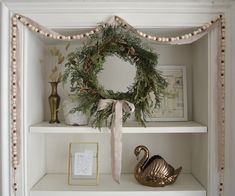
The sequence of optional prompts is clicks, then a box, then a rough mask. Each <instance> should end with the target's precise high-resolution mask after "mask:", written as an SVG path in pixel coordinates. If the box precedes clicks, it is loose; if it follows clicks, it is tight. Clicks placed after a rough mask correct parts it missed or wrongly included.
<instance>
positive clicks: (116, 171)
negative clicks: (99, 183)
mask: <svg viewBox="0 0 235 196" xmlns="http://www.w3.org/2000/svg"><path fill="white" fill-rule="evenodd" d="M111 104H112V107H113V111H114V113H113V118H112V124H111V161H112V163H111V166H112V177H113V179H114V181H116V182H117V183H119V184H120V175H121V168H122V116H123V111H124V112H128V113H132V112H134V111H135V106H134V104H132V103H130V102H128V101H125V100H114V99H101V100H100V101H99V104H98V108H97V111H101V110H104V109H106V108H107V107H108V106H109V105H111Z"/></svg>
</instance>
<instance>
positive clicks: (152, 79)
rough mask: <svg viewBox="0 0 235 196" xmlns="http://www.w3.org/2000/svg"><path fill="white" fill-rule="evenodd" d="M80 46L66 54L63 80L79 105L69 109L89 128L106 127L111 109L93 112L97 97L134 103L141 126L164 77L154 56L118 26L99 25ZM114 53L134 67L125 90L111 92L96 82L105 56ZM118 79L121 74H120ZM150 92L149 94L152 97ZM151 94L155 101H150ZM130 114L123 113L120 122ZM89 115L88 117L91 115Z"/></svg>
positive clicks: (156, 102) (155, 102)
mask: <svg viewBox="0 0 235 196" xmlns="http://www.w3.org/2000/svg"><path fill="white" fill-rule="evenodd" d="M99 28H100V31H99V32H96V33H94V34H92V35H91V36H90V37H89V38H88V39H87V40H86V42H85V43H84V44H83V46H82V47H81V48H77V49H76V50H75V51H74V52H72V53H70V54H69V55H68V57H67V60H68V62H67V63H66V65H65V72H64V75H63V81H64V82H66V81H67V80H70V83H71V92H72V93H73V94H74V95H76V98H77V99H79V103H80V105H79V106H78V107H76V108H74V109H73V110H72V111H71V112H76V111H82V112H83V113H85V114H86V115H87V116H88V117H89V118H90V119H92V120H91V125H92V126H93V127H98V128H101V127H102V126H110V123H111V121H110V118H112V114H113V108H112V106H109V107H108V108H106V109H105V110H102V111H97V107H98V103H99V101H100V99H115V100H126V101H129V102H131V103H133V104H134V106H135V119H136V121H137V122H140V123H141V125H143V126H145V123H144V122H145V118H146V116H148V115H150V113H151V111H152V109H153V104H155V106H158V105H159V103H160V99H161V97H162V93H163V90H164V89H165V87H166V86H167V82H166V80H165V79H164V78H163V77H162V76H161V73H160V72H159V71H158V70H157V69H156V65H157V63H158V56H157V54H155V53H154V52H152V50H151V48H149V47H148V46H147V45H146V44H144V43H143V41H142V40H141V39H140V38H139V37H137V35H136V34H134V33H133V32H132V31H130V30H129V29H127V28H123V26H121V25H107V24H106V25H102V26H100V27H99ZM113 55H115V56H117V57H119V58H121V59H122V60H124V61H127V62H129V63H130V64H132V65H135V66H136V76H135V79H134V83H133V84H132V85H131V86H129V87H128V90H127V92H114V91H112V90H107V89H104V87H103V86H102V85H100V84H99V82H98V78H97V75H98V73H99V72H101V71H102V70H103V64H104V62H105V58H106V56H113ZM120 78H121V76H120ZM152 95H153V96H152ZM153 97H154V99H155V101H153ZM129 116H130V114H128V113H125V112H124V114H123V122H125V121H126V119H127V118H128V117H129ZM91 117H92V118H91Z"/></svg>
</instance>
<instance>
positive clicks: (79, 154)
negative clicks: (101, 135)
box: [68, 142, 99, 186]
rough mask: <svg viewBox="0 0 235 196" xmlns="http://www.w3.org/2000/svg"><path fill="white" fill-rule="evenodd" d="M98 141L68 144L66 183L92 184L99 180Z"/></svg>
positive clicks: (96, 183)
mask: <svg viewBox="0 0 235 196" xmlns="http://www.w3.org/2000/svg"><path fill="white" fill-rule="evenodd" d="M98 157H99V144H98V142H78V143H70V144H69V165H68V184H69V185H82V186H86V185H87V186H92V185H98V182H99V166H98Z"/></svg>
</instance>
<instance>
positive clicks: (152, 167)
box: [134, 145, 182, 187]
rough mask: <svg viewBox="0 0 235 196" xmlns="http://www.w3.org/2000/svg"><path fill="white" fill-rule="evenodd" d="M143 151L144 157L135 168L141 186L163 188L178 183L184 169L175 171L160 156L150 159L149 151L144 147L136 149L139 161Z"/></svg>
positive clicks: (180, 168)
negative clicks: (177, 180)
mask: <svg viewBox="0 0 235 196" xmlns="http://www.w3.org/2000/svg"><path fill="white" fill-rule="evenodd" d="M141 151H143V152H144V156H143V158H142V159H141V160H140V161H139V163H138V164H137V165H136V167H135V178H136V180H137V181H138V182H139V183H140V184H143V185H145V186H151V187H163V186H166V185H169V184H173V183H174V182H175V181H176V179H177V177H178V175H179V173H180V172H181V170H182V167H179V168H178V169H176V170H175V169H174V168H173V167H172V166H171V165H170V164H168V163H167V162H166V161H165V160H164V159H163V158H162V157H161V156H159V155H154V156H152V157H151V158H150V159H149V150H148V148H147V147H146V146H143V145H140V146H137V147H136V148H135V152H134V153H135V155H136V157H137V160H138V157H139V154H140V152H141Z"/></svg>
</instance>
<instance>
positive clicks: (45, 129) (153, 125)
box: [30, 121, 207, 133]
mask: <svg viewBox="0 0 235 196" xmlns="http://www.w3.org/2000/svg"><path fill="white" fill-rule="evenodd" d="M146 126H147V127H142V126H138V124H137V123H136V122H127V123H126V124H124V125H123V130H122V132H123V133H206V132H207V127H206V126H204V125H201V124H199V123H196V122H193V121H186V122H147V123H146ZM30 132H31V133H110V130H109V129H108V128H102V129H101V130H99V129H94V128H91V127H88V126H67V125H65V124H64V123H60V124H49V123H48V122H42V123H39V124H36V125H33V126H31V127H30Z"/></svg>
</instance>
